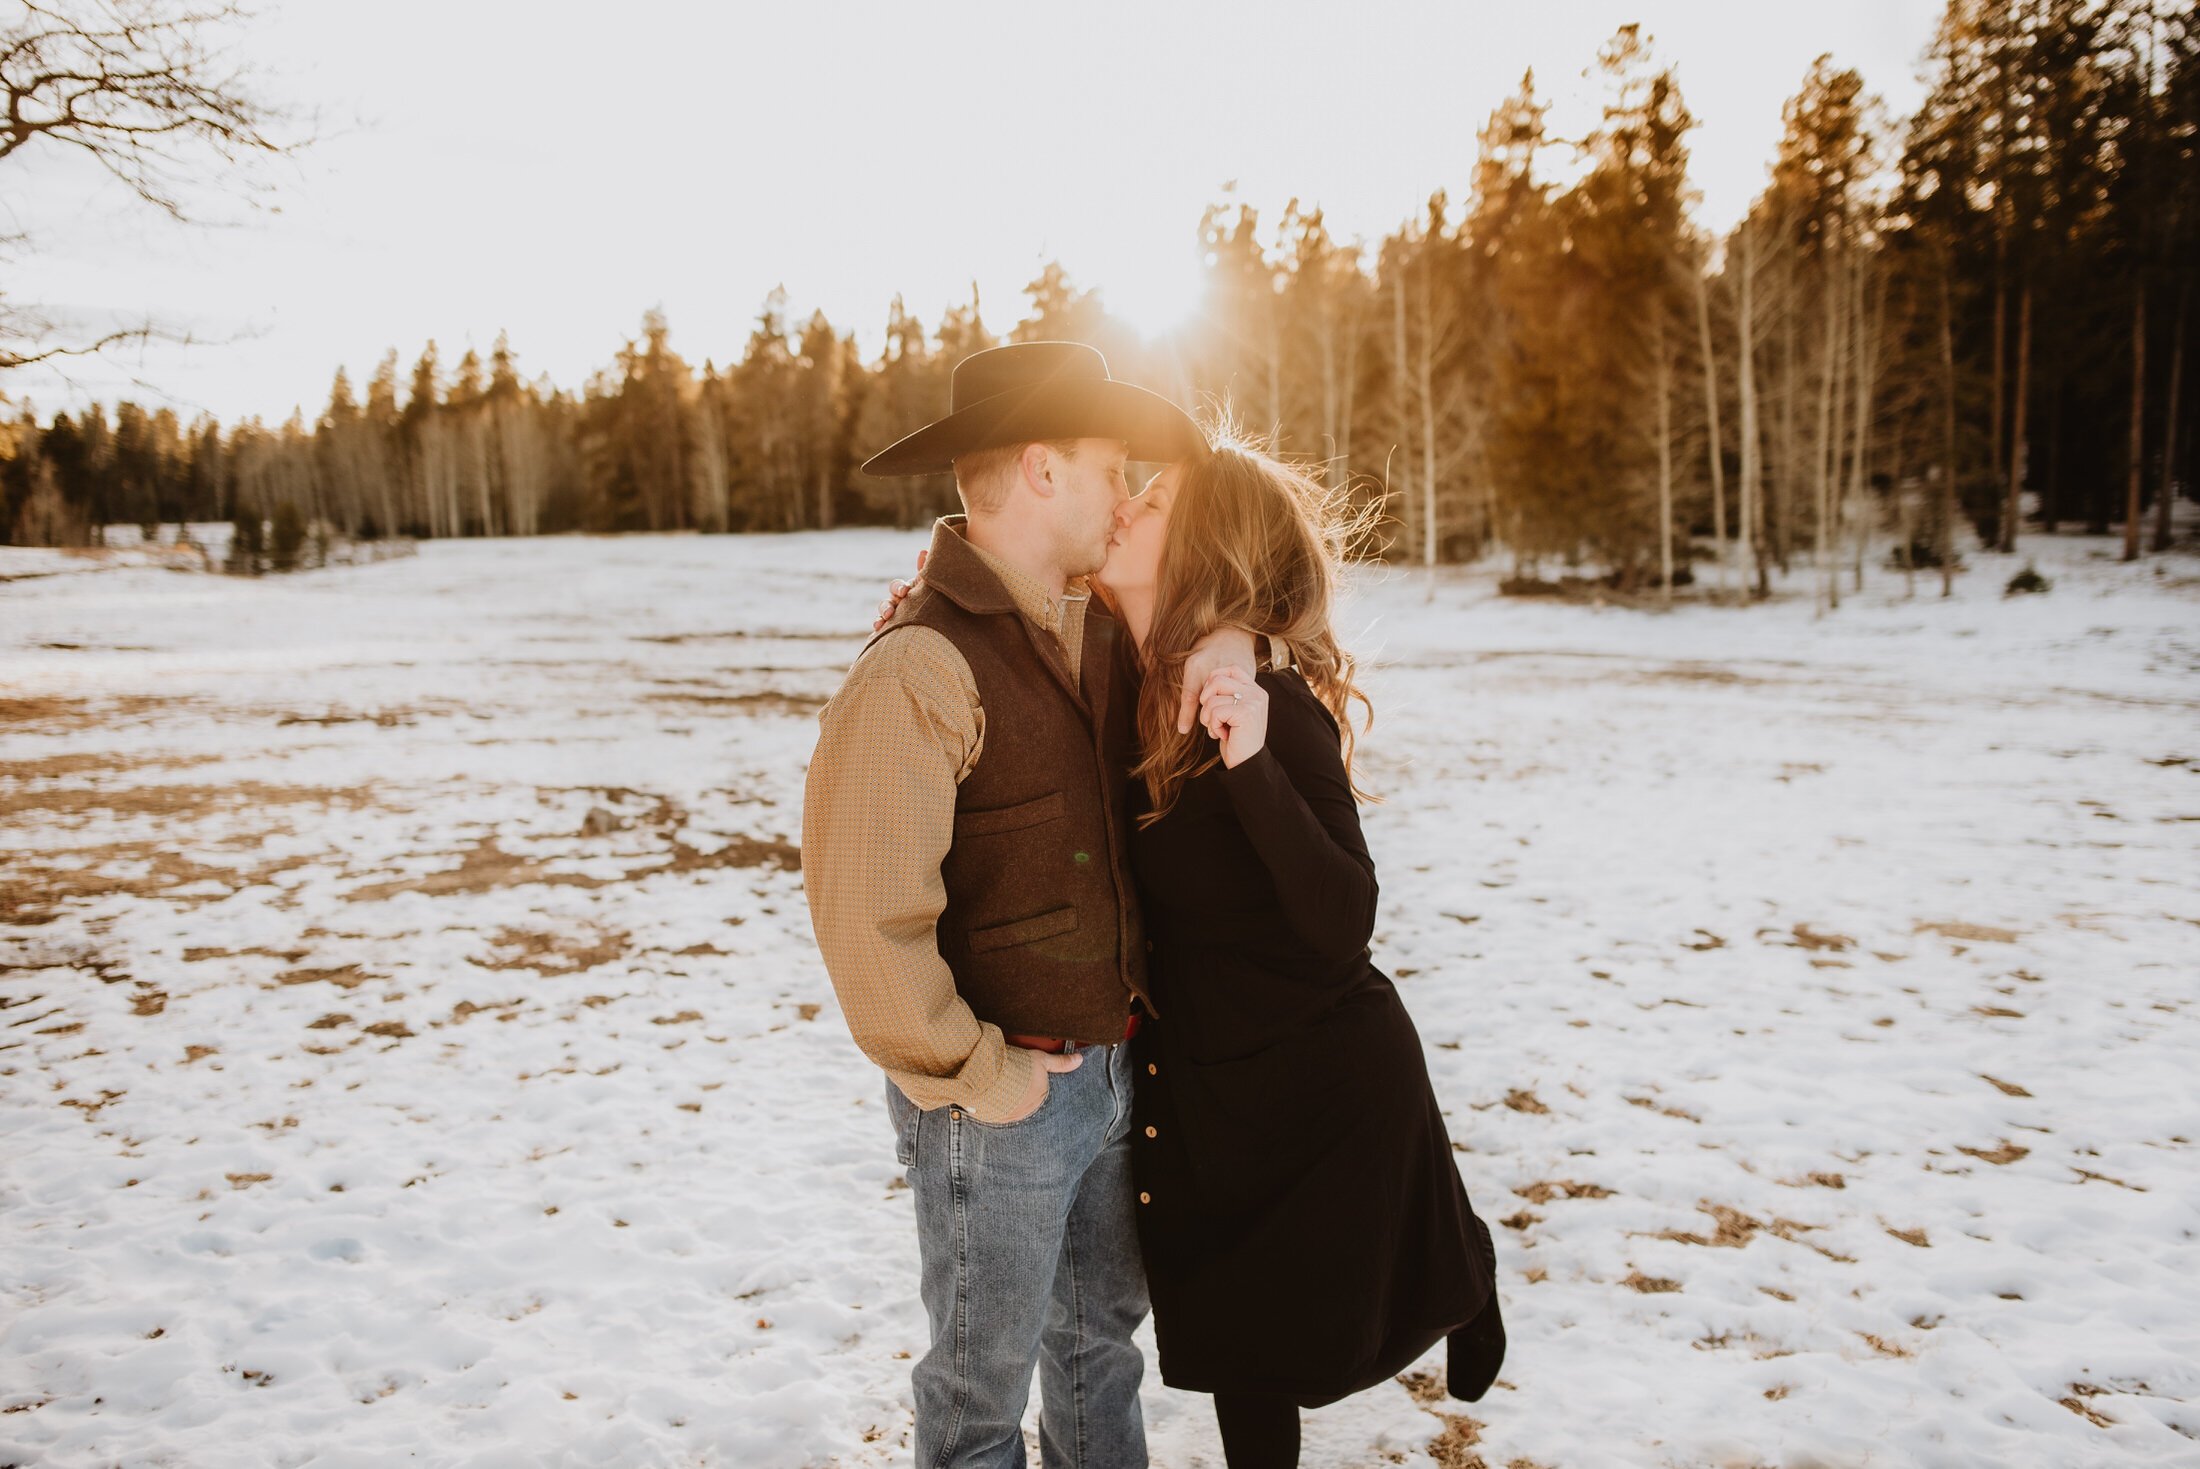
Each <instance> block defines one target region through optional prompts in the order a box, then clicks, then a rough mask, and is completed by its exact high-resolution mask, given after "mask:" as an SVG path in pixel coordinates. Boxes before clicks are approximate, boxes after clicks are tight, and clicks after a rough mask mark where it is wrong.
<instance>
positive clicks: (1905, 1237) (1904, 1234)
mask: <svg viewBox="0 0 2200 1469" xmlns="http://www.w3.org/2000/svg"><path fill="white" fill-rule="evenodd" d="M1880 1228H1882V1229H1884V1230H1886V1231H1887V1233H1889V1234H1891V1235H1893V1236H1894V1237H1895V1238H1896V1239H1898V1240H1900V1241H1902V1243H1904V1244H1906V1245H1915V1246H1916V1247H1917V1248H1919V1249H1921V1250H1929V1249H1931V1248H1932V1247H1933V1242H1932V1239H1931V1237H1929V1236H1928V1235H1927V1234H1926V1233H1925V1231H1924V1230H1922V1229H1896V1228H1895V1227H1894V1226H1893V1225H1892V1224H1882V1225H1881V1226H1880Z"/></svg>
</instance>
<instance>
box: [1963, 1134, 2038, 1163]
mask: <svg viewBox="0 0 2200 1469" xmlns="http://www.w3.org/2000/svg"><path fill="white" fill-rule="evenodd" d="M1956 1151H1957V1152H1959V1153H1962V1154H1963V1155H1964V1156H1966V1157H1970V1158H1976V1159H1978V1160H1979V1161H1980V1162H1981V1163H1992V1164H1994V1165H1996V1166H1997V1167H2000V1166H2005V1165H2007V1164H2010V1163H2014V1162H2016V1161H2017V1160H2018V1159H2019V1158H2025V1157H2029V1156H2031V1152H2032V1150H2031V1149H2030V1148H2027V1147H2023V1146H2021V1145H2019V1144H2017V1143H2013V1142H2011V1141H2009V1139H2007V1138H2003V1139H2002V1140H2001V1143H2000V1145H1999V1146H1997V1147H1991V1148H1966V1147H1964V1146H1963V1145H1961V1144H1960V1143H1959V1144H1957V1146H1956Z"/></svg>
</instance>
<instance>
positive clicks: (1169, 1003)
mask: <svg viewBox="0 0 2200 1469" xmlns="http://www.w3.org/2000/svg"><path fill="white" fill-rule="evenodd" d="M1260 683H1261V687H1262V688H1264V689H1266V690H1267V691H1268V695H1269V715H1268V734H1267V741H1266V744H1265V746H1264V747H1263V748H1262V749H1261V750H1260V751H1258V752H1257V753H1255V754H1254V755H1253V756H1251V757H1250V758H1248V759H1246V760H1244V761H1242V762H1240V763H1239V765H1238V766H1237V767H1236V768H1235V769H1224V768H1222V767H1220V766H1219V765H1218V766H1216V767H1215V768H1213V769H1211V770H1209V771H1207V772H1205V773H1204V774H1202V775H1200V776H1198V777H1196V778H1194V779H1192V780H1190V781H1188V782H1187V783H1186V785H1185V787H1184V789H1183V791H1182V793H1181V795H1180V797H1179V799H1178V802H1177V804H1176V806H1175V807H1174V808H1173V809H1172V810H1171V811H1170V812H1169V814H1168V815H1167V816H1165V817H1163V818H1162V819H1161V820H1160V821H1158V822H1156V823H1154V824H1153V825H1151V826H1148V827H1144V828H1136V827H1134V831H1133V836H1132V838H1131V858H1132V867H1133V871H1134V872H1135V874H1136V877H1137V882H1138V889H1139V898H1140V902H1141V905H1142V906H1143V908H1144V910H1145V914H1146V919H1147V925H1148V933H1149V936H1150V939H1151V943H1152V955H1151V962H1150V979H1151V983H1152V988H1153V996H1154V1005H1155V1009H1156V1012H1157V1018H1155V1019H1154V1020H1152V1021H1150V1022H1148V1023H1147V1024H1146V1025H1144V1026H1143V1027H1142V1028H1141V1029H1140V1031H1139V1034H1138V1036H1137V1037H1136V1038H1135V1039H1134V1040H1133V1042H1132V1045H1133V1047H1134V1061H1135V1065H1136V1068H1137V1069H1136V1075H1137V1083H1138V1084H1137V1091H1136V1093H1135V1097H1134V1113H1135V1116H1134V1125H1133V1129H1132V1139H1133V1155H1132V1156H1133V1160H1134V1168H1135V1172H1136V1178H1137V1188H1138V1191H1139V1206H1138V1220H1139V1239H1140V1245H1141V1248H1142V1250H1143V1252H1144V1255H1145V1259H1146V1269H1147V1279H1148V1283H1149V1285H1150V1287H1151V1292H1152V1297H1153V1315H1154V1331H1155V1337H1156V1342H1157V1345H1158V1346H1159V1349H1160V1366H1161V1377H1162V1380H1163V1381H1164V1382H1166V1383H1168V1384H1169V1385H1170V1386H1172V1387H1179V1388H1186V1389H1190V1390H1193V1391H1199V1392H1220V1391H1258V1392H1269V1393H1281V1394H1284V1395H1286V1396H1289V1397H1291V1398H1293V1399H1295V1400H1296V1401H1297V1402H1298V1403H1300V1404H1301V1405H1302V1406H1305V1407H1319V1406H1321V1405H1322V1404H1324V1403H1329V1402H1334V1401H1336V1400H1337V1399H1338V1398H1341V1397H1344V1396H1346V1395H1348V1394H1351V1393H1354V1392H1358V1391H1360V1390H1362V1389H1364V1388H1367V1387H1370V1386H1373V1385H1374V1384H1376V1383H1379V1382H1381V1381H1383V1380H1384V1379H1386V1378H1389V1377H1392V1376H1394V1375H1395V1374H1397V1373H1398V1372H1400V1371H1401V1370H1403V1369H1404V1368H1405V1367H1406V1366H1407V1365H1409V1364H1410V1363H1412V1362H1413V1361H1414V1359H1416V1358H1417V1357H1419V1356H1420V1355H1421V1354H1422V1353H1423V1352H1425V1351H1427V1350H1428V1349H1429V1348H1430V1347H1431V1346H1432V1345H1434V1344H1435V1343H1436V1342H1437V1341H1438V1340H1440V1339H1441V1338H1442V1337H1443V1336H1444V1335H1445V1334H1446V1333H1447V1332H1449V1331H1450V1330H1451V1329H1452V1328H1454V1327H1456V1326H1459V1325H1461V1324H1463V1323H1465V1322H1467V1321H1469V1320H1471V1319H1472V1318H1474V1317H1475V1315H1476V1314H1477V1312H1479V1311H1480V1310H1481V1308H1482V1306H1483V1304H1484V1303H1485V1302H1486V1301H1487V1300H1488V1299H1489V1297H1490V1293H1491V1291H1492V1290H1493V1289H1494V1282H1493V1274H1494V1265H1495V1260H1494V1256H1493V1255H1492V1253H1491V1249H1490V1243H1489V1233H1488V1230H1487V1227H1486V1226H1484V1225H1483V1224H1482V1223H1481V1221H1480V1220H1478V1219H1476V1218H1475V1216H1474V1211H1473V1209H1472V1207H1471V1206H1470V1205H1469V1203H1468V1201H1467V1194H1466V1189H1465V1187H1464V1185H1463V1184H1462V1183H1461V1181H1460V1178H1459V1173H1458V1169H1457V1168H1456V1167H1455V1165H1454V1163H1453V1160H1452V1149H1451V1142H1450V1138H1449V1135H1448V1134H1447V1132H1446V1130H1445V1126H1444V1118H1443V1114H1442V1111H1441V1109H1440V1108H1439V1107H1438V1105H1437V1102H1436V1097H1435V1094H1434V1092H1433V1091H1432V1090H1431V1089H1430V1086H1429V1079H1428V1070H1427V1065H1426V1062H1425V1060H1424V1058H1423V1054H1422V1050H1421V1039H1420V1036H1419V1035H1418V1034H1417V1033H1416V1032H1415V1030H1414V1028H1413V1022H1412V1020H1411V1019H1410V1018H1409V1017H1408V1016H1407V1014H1406V1012H1405V1007H1404V1006H1403V1005H1402V1004H1401V1003H1400V1002H1399V999H1398V992H1397V991H1396V989H1394V988H1393V987H1392V985H1391V982H1390V980H1389V979H1388V978H1387V977H1386V976H1385V975H1384V974H1383V973H1382V971H1380V970H1378V969H1377V968H1376V967H1375V966H1374V965H1373V964H1372V963H1371V962H1370V960H1369V956H1368V947H1367V946H1368V939H1369V936H1370V934H1371V933H1372V931H1373V928H1374V922H1375V898H1376V883H1375V868H1374V863H1373V861H1372V859H1370V858H1369V856H1368V853H1367V845H1366V843H1365V842H1364V841H1363V840H1362V838H1361V834H1360V822H1359V811H1358V807H1357V805H1356V803H1355V801H1354V799H1353V795H1352V790H1351V786H1350V784H1349V782H1348V780H1347V777H1346V773H1345V769H1344V762H1343V760H1342V758H1341V755H1340V752H1339V749H1338V730H1337V724H1336V721H1335V720H1334V719H1333V718H1332V717H1331V715H1330V713H1329V711H1328V709H1326V708H1325V707H1324V706H1323V705H1322V703H1321V701H1320V700H1319V699H1318V698H1317V697H1316V696H1315V695H1314V693H1313V691H1312V690H1311V689H1310V688H1308V687H1307V685H1306V682H1305V680H1304V679H1303V678H1301V677H1300V675H1299V674H1298V673H1297V672H1296V671H1295V670H1288V669H1286V670H1281V671H1271V672H1266V673H1263V674H1261V675H1260ZM1144 795H1145V792H1144V786H1143V783H1141V782H1137V781H1133V782H1132V814H1133V817H1134V819H1135V817H1136V816H1138V815H1140V814H1142V813H1143V811H1144V810H1146V809H1150V807H1148V806H1147V805H1146V803H1145V801H1144Z"/></svg>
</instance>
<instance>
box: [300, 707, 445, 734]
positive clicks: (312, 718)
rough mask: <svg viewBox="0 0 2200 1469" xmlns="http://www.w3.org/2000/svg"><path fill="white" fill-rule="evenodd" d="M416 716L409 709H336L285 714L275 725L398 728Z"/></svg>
mask: <svg viewBox="0 0 2200 1469" xmlns="http://www.w3.org/2000/svg"><path fill="white" fill-rule="evenodd" d="M415 717H416V716H415V715H414V713H413V711H411V710H409V709H378V710H376V711H375V712H374V713H372V714H348V713H345V712H343V711H341V710H335V711H331V712H330V713H327V714H285V715H282V716H281V717H280V718H278V719H277V720H276V721H275V726H276V728H278V729H280V728H282V727H283V726H284V725H289V724H371V725H373V726H374V727H375V728H377V729H398V728H401V727H403V726H406V725H410V724H411V723H413V721H414V719H415Z"/></svg>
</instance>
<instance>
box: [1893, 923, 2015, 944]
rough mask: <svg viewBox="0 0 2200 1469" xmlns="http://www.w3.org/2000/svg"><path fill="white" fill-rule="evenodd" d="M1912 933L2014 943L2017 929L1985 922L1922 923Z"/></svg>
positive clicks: (1967, 940) (1975, 942)
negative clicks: (1992, 925)
mask: <svg viewBox="0 0 2200 1469" xmlns="http://www.w3.org/2000/svg"><path fill="white" fill-rule="evenodd" d="M1910 932H1912V933H1937V934H1939V935H1940V936H1941V937H1942V938H1945V939H1960V940H1962V941H1963V942H1965V943H1972V944H2013V943H2015V942H2016V941H2017V931H2016V930H2015V929H2013V928H1989V927H1987V926H1986V925H1985V924H1983V923H1957V922H1948V923H1920V924H1918V925H1917V926H1916V927H1915V928H1912V929H1911V930H1910Z"/></svg>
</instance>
